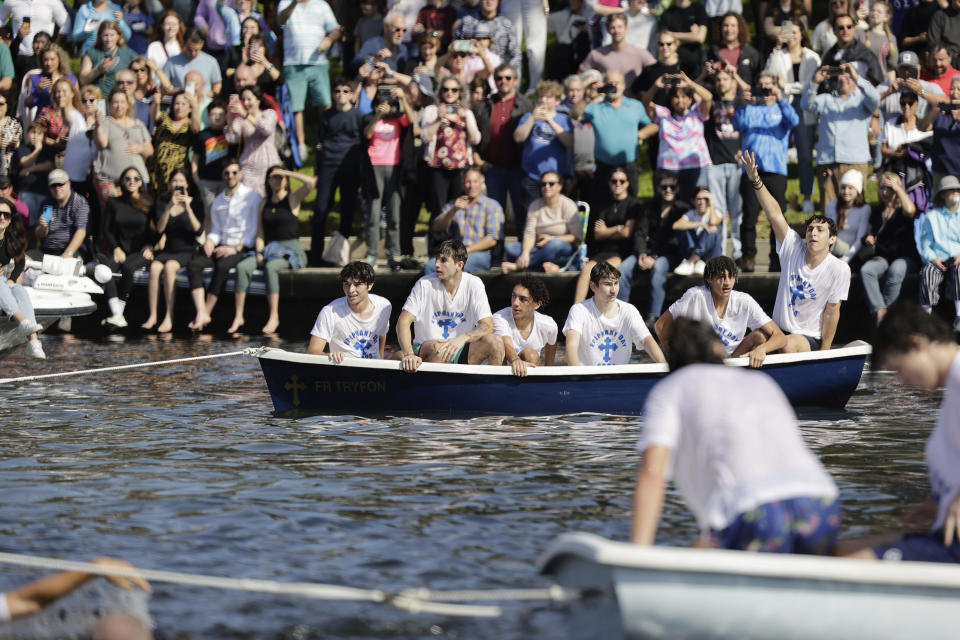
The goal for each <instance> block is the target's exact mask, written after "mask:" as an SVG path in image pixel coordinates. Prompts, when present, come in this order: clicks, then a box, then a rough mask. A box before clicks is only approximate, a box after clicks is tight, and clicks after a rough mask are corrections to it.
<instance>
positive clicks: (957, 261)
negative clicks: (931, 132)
mask: <svg viewBox="0 0 960 640" xmlns="http://www.w3.org/2000/svg"><path fill="white" fill-rule="evenodd" d="M936 199H937V202H939V204H940V206H938V207H935V208H933V209H930V211H927V215H926V216H924V219H923V225H922V226H921V228H920V239H919V240H920V257H921V258H922V259H923V268H922V269H921V270H920V304H921V305H922V306H923V308H924V309H926V310H927V311H928V312H932V311H933V308H934V307H935V306H937V303H938V302H939V301H940V287H941V286H944V284H945V288H946V293H947V299H948V300H953V305H954V316H955V319H954V321H953V329H954V331H958V332H960V180H957V178H956V177H955V176H947V177H945V178H943V179H942V180H941V181H940V184H939V185H937V198H936ZM944 281H946V283H944Z"/></svg>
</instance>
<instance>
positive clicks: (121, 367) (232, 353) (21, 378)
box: [0, 349, 248, 384]
mask: <svg viewBox="0 0 960 640" xmlns="http://www.w3.org/2000/svg"><path fill="white" fill-rule="evenodd" d="M247 353H248V350H247V349H244V350H242V351H228V352H227V353H214V354H211V355H208V356H193V357H191V358H177V359H175V360H158V361H155V362H138V363H136V364H122V365H118V366H115V367H100V368H99V369H82V370H80V371H61V372H60V373H44V374H41V375H38V376H19V377H17V378H0V384H8V383H11V382H31V381H33V380H44V379H47V378H60V377H63V376H79V375H81V374H84V373H107V372H109V371H122V370H124V369H138V368H141V367H157V366H160V365H164V364H178V363H181V362H193V361H196V360H211V359H213V358H229V357H231V356H242V355H246V354H247Z"/></svg>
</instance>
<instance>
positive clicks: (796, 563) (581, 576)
mask: <svg viewBox="0 0 960 640" xmlns="http://www.w3.org/2000/svg"><path fill="white" fill-rule="evenodd" d="M538 568H539V570H540V572H541V573H545V574H547V575H549V576H551V577H552V579H553V580H554V581H555V582H556V583H557V584H558V585H560V586H561V587H564V588H566V589H571V590H576V591H579V592H580V593H581V595H582V597H581V598H580V599H579V600H578V601H576V602H573V603H571V604H570V605H569V610H568V619H567V620H565V624H564V628H565V631H566V637H570V638H604V639H606V640H620V639H624V638H736V639H737V640H751V639H756V640H769V639H771V638H776V639H777V640H807V639H809V638H871V640H878V639H881V638H882V639H890V640H894V639H896V640H900V639H902V638H923V639H924V640H937V639H941V638H942V639H948V638H949V639H953V638H956V637H957V628H956V625H957V610H958V607H960V605H958V603H960V567H957V566H954V565H944V564H934V563H924V562H869V561H864V560H852V559H847V558H830V557H816V556H800V555H785V554H772V553H748V552H745V551H726V550H720V549H683V548H674V547H640V546H637V545H633V544H629V543H626V542H614V541H611V540H607V539H605V538H601V537H599V536H596V535H593V534H588V533H567V534H564V535H562V536H560V537H559V538H557V539H556V540H555V541H554V542H553V543H552V544H551V545H550V547H549V548H548V550H547V551H546V552H545V554H544V555H543V556H542V557H541V559H540V561H539V565H538Z"/></svg>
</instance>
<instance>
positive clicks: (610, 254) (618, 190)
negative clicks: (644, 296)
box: [573, 167, 643, 303]
mask: <svg viewBox="0 0 960 640" xmlns="http://www.w3.org/2000/svg"><path fill="white" fill-rule="evenodd" d="M629 187H630V177H629V174H628V173H627V170H626V169H624V168H623V167H615V168H614V169H613V171H611V172H610V197H611V201H610V205H609V206H607V207H606V208H604V209H603V210H601V211H600V212H599V213H597V214H595V215H594V216H591V219H590V221H591V223H592V224H589V225H588V227H587V255H588V256H589V257H590V259H589V260H588V261H587V264H585V265H584V266H583V268H582V269H580V276H579V277H578V278H577V290H576V294H575V295H574V299H573V301H574V303H577V302H583V301H584V300H586V299H587V292H588V291H589V290H590V273H591V272H592V271H593V266H594V265H595V264H597V263H598V262H609V263H610V264H611V265H613V266H614V267H617V268H619V269H620V271H621V273H622V274H623V277H621V279H620V299H621V300H623V301H624V302H630V299H629V298H630V282H629V281H630V279H631V278H632V277H633V271H634V269H635V268H636V266H637V257H636V256H635V255H633V231H634V228H635V227H636V224H637V220H638V219H639V217H640V216H641V215H643V208H642V206H641V205H640V203H639V202H637V199H636V198H634V197H633V196H632V195H630V191H629ZM625 280H626V281H627V284H626V286H624V281H625Z"/></svg>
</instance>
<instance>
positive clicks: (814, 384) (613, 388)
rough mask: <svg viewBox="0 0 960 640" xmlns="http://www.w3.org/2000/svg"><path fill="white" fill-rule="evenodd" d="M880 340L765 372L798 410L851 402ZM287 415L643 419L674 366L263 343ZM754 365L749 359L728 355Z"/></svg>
mask: <svg viewBox="0 0 960 640" xmlns="http://www.w3.org/2000/svg"><path fill="white" fill-rule="evenodd" d="M870 351H871V349H870V345H868V344H867V343H865V342H860V341H857V342H854V343H851V344H850V345H847V346H846V347H842V348H838V349H832V350H830V351H814V352H810V353H803V354H782V355H772V356H767V358H766V361H765V362H764V366H763V368H762V369H760V370H761V371H763V372H765V373H767V374H768V375H770V377H772V378H773V379H774V380H775V381H776V382H777V384H779V385H780V387H781V388H782V389H783V390H784V392H785V393H786V395H787V398H789V400H790V402H791V403H792V404H793V405H794V406H810V407H830V408H843V407H844V406H845V405H846V404H847V401H848V400H849V399H850V396H851V395H853V392H854V391H856V389H857V385H858V384H859V383H860V376H861V374H862V373H863V367H864V364H865V362H866V358H867V356H868V355H869V354H870ZM257 358H258V359H259V361H260V366H261V368H262V369H263V376H264V378H265V379H266V382H267V388H268V389H269V391H270V396H271V398H272V399H273V406H274V409H275V410H276V411H277V413H278V414H281V415H284V414H290V415H298V414H324V415H358V416H377V415H393V416H410V415H424V416H455V417H469V416H483V415H497V416H503V415H508V416H546V415H564V414H573V413H604V414H610V415H625V416H636V415H640V412H641V410H642V409H643V403H644V401H645V400H646V397H647V393H649V391H650V389H651V388H652V387H653V385H655V384H656V383H657V382H658V381H659V380H660V379H661V378H663V377H664V376H665V375H666V374H667V367H666V365H661V364H628V365H615V366H609V367H535V368H531V369H529V375H528V376H527V377H526V378H518V377H516V376H514V375H513V373H512V371H511V369H510V367H488V366H479V365H460V364H432V363H424V364H423V365H421V367H420V369H419V370H418V371H417V372H416V373H406V372H404V371H402V370H401V368H400V363H399V362H398V361H395V360H392V361H391V360H360V359H353V358H347V359H345V360H344V361H343V363H341V364H336V363H334V362H332V361H330V360H329V359H328V358H327V357H326V356H313V355H307V354H303V353H293V352H289V351H284V350H282V349H263V350H261V351H260V352H259V353H258V354H257ZM727 364H728V365H729V366H741V367H742V366H746V365H747V359H746V358H736V359H730V360H727Z"/></svg>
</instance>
